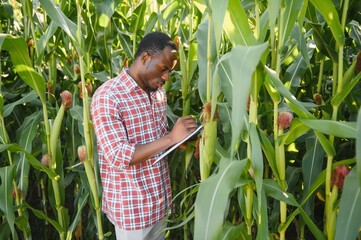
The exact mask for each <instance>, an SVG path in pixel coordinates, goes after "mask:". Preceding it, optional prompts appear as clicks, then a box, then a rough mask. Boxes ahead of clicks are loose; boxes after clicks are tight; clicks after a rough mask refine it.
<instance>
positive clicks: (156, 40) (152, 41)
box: [135, 32, 178, 59]
mask: <svg viewBox="0 0 361 240" xmlns="http://www.w3.org/2000/svg"><path fill="white" fill-rule="evenodd" d="M166 47H170V48H172V49H174V50H176V51H177V50H178V49H177V46H176V45H175V43H174V42H173V40H172V39H171V38H170V37H169V36H168V35H167V34H165V33H162V32H151V33H149V34H147V35H146V36H144V38H143V39H142V40H141V41H140V43H139V46H138V50H137V52H136V53H135V59H137V58H138V57H139V56H140V55H141V54H142V53H143V52H147V53H150V54H156V53H158V52H161V51H163V49H164V48H166Z"/></svg>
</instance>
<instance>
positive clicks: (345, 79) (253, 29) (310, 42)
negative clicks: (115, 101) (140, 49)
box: [0, 0, 361, 240]
mask: <svg viewBox="0 0 361 240" xmlns="http://www.w3.org/2000/svg"><path fill="white" fill-rule="evenodd" d="M0 13H1V14H0V27H1V33H0V49H1V55H0V57H1V64H0V67H1V68H0V70H1V76H0V77H1V83H0V216H1V218H0V239H73V238H75V239H114V238H115V237H114V230H113V226H112V225H111V224H110V223H109V221H108V220H107V219H106V217H105V216H104V215H103V214H102V213H101V192H102V189H101V184H100V181H99V171H98V164H97V152H96V145H95V139H94V134H93V129H92V123H91V118H90V115H89V104H90V101H91V95H92V93H93V92H94V90H95V89H96V88H97V87H98V86H100V85H101V84H102V83H103V82H105V81H107V80H108V79H110V78H112V77H114V76H116V75H117V74H118V73H119V72H120V70H121V69H122V67H124V66H128V65H129V64H131V62H132V60H133V56H134V53H135V50H136V47H137V44H138V42H139V41H140V39H141V38H142V37H143V36H144V35H145V34H147V33H148V32H151V31H163V32H166V33H167V34H169V35H170V36H172V38H173V39H175V41H176V43H177V45H178V48H179V63H178V65H177V67H176V70H175V71H174V72H173V73H172V76H171V80H170V81H169V82H168V83H167V84H166V90H167V93H168V103H169V109H168V117H169V122H170V125H172V122H173V121H174V120H175V119H176V117H177V116H181V115H189V114H192V115H194V116H196V117H197V118H198V119H199V121H200V122H202V123H203V124H204V130H203V131H202V133H201V134H200V136H199V138H198V139H196V140H192V141H190V142H188V144H187V146H186V147H185V148H184V149H177V150H176V151H175V152H173V153H172V154H171V155H170V158H169V164H170V170H171V176H172V188H173V192H174V202H173V213H172V215H170V216H169V218H168V220H169V221H168V228H167V236H168V239H196V240H198V239H207V240H208V239H262V240H263V239H286V238H287V239H337V240H341V239H342V240H345V239H346V240H355V239H361V236H360V227H361V218H360V216H361V208H360V207H359V206H360V204H361V112H360V106H361V94H360V90H361V85H360V78H361V73H360V72H361V26H360V24H361V2H360V1H358V0H322V1H319V0H303V1H300V0H271V1H266V0H242V1H239V0H224V1H216V0H176V1H169V0H157V1H151V0H140V1H122V0H115V1H113V0H104V1H101V0H94V1H89V0H75V1H70V0H68V1H67V0H63V1H60V0H35V1H27V0H21V1H15V0H14V1H1V3H0Z"/></svg>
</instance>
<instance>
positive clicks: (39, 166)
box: [0, 144, 60, 180]
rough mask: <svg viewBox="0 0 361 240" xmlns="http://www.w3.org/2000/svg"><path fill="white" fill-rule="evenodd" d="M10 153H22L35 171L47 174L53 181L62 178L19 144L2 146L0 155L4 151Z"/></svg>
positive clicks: (0, 145) (0, 146)
mask: <svg viewBox="0 0 361 240" xmlns="http://www.w3.org/2000/svg"><path fill="white" fill-rule="evenodd" d="M6 150H8V151H10V152H22V153H24V154H25V156H26V159H27V160H28V161H29V163H30V164H31V166H33V167H34V168H35V169H37V170H39V171H43V172H45V173H46V174H47V175H48V176H49V178H51V179H53V180H59V178H60V176H59V175H57V174H56V173H55V172H54V171H52V170H51V169H50V168H48V167H45V166H44V165H43V164H41V163H40V161H39V160H38V159H36V158H35V157H34V156H33V155H31V154H30V153H28V152H26V151H24V150H23V149H22V148H21V147H20V146H19V145H17V144H0V153H1V152H3V151H6Z"/></svg>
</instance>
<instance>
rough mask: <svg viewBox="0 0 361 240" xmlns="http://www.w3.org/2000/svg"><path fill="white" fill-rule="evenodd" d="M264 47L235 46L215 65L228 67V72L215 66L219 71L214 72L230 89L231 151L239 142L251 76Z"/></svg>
mask: <svg viewBox="0 0 361 240" xmlns="http://www.w3.org/2000/svg"><path fill="white" fill-rule="evenodd" d="M266 47H267V45H266V44H262V45H257V46H251V47H243V46H237V47H234V48H233V49H232V50H231V52H230V53H227V54H225V55H224V56H223V57H222V58H221V59H220V61H219V62H218V63H217V64H218V65H219V64H220V63H222V64H223V63H224V64H225V65H226V66H229V67H228V69H229V70H228V69H226V71H224V70H223V69H222V68H221V67H218V66H217V67H218V68H220V70H219V71H218V70H217V69H218V68H217V69H216V70H215V72H216V74H217V73H218V74H219V78H220V79H221V80H222V81H221V82H222V84H226V85H228V87H226V88H228V89H232V96H231V99H227V100H228V101H231V103H232V114H231V116H232V119H231V122H232V144H231V150H232V151H234V147H235V145H236V142H237V141H238V140H239V137H240V134H241V131H242V129H243V127H244V124H243V123H244V113H245V110H246V105H247V100H248V96H249V89H250V86H251V80H252V75H253V72H254V71H255V69H256V66H257V65H258V63H259V61H260V58H261V56H262V54H263V53H264V51H265V50H266ZM228 97H230V96H228Z"/></svg>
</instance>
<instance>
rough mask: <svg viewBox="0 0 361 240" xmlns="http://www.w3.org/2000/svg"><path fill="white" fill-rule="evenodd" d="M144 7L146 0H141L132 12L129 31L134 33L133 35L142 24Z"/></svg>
mask: <svg viewBox="0 0 361 240" xmlns="http://www.w3.org/2000/svg"><path fill="white" fill-rule="evenodd" d="M146 7H147V1H143V2H142V3H140V4H139V5H138V6H137V7H136V8H135V9H134V11H133V12H132V16H131V19H130V26H129V27H130V28H129V31H130V32H131V33H132V34H134V36H136V35H137V32H138V31H139V30H140V29H142V27H143V26H144V14H145V9H146Z"/></svg>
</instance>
